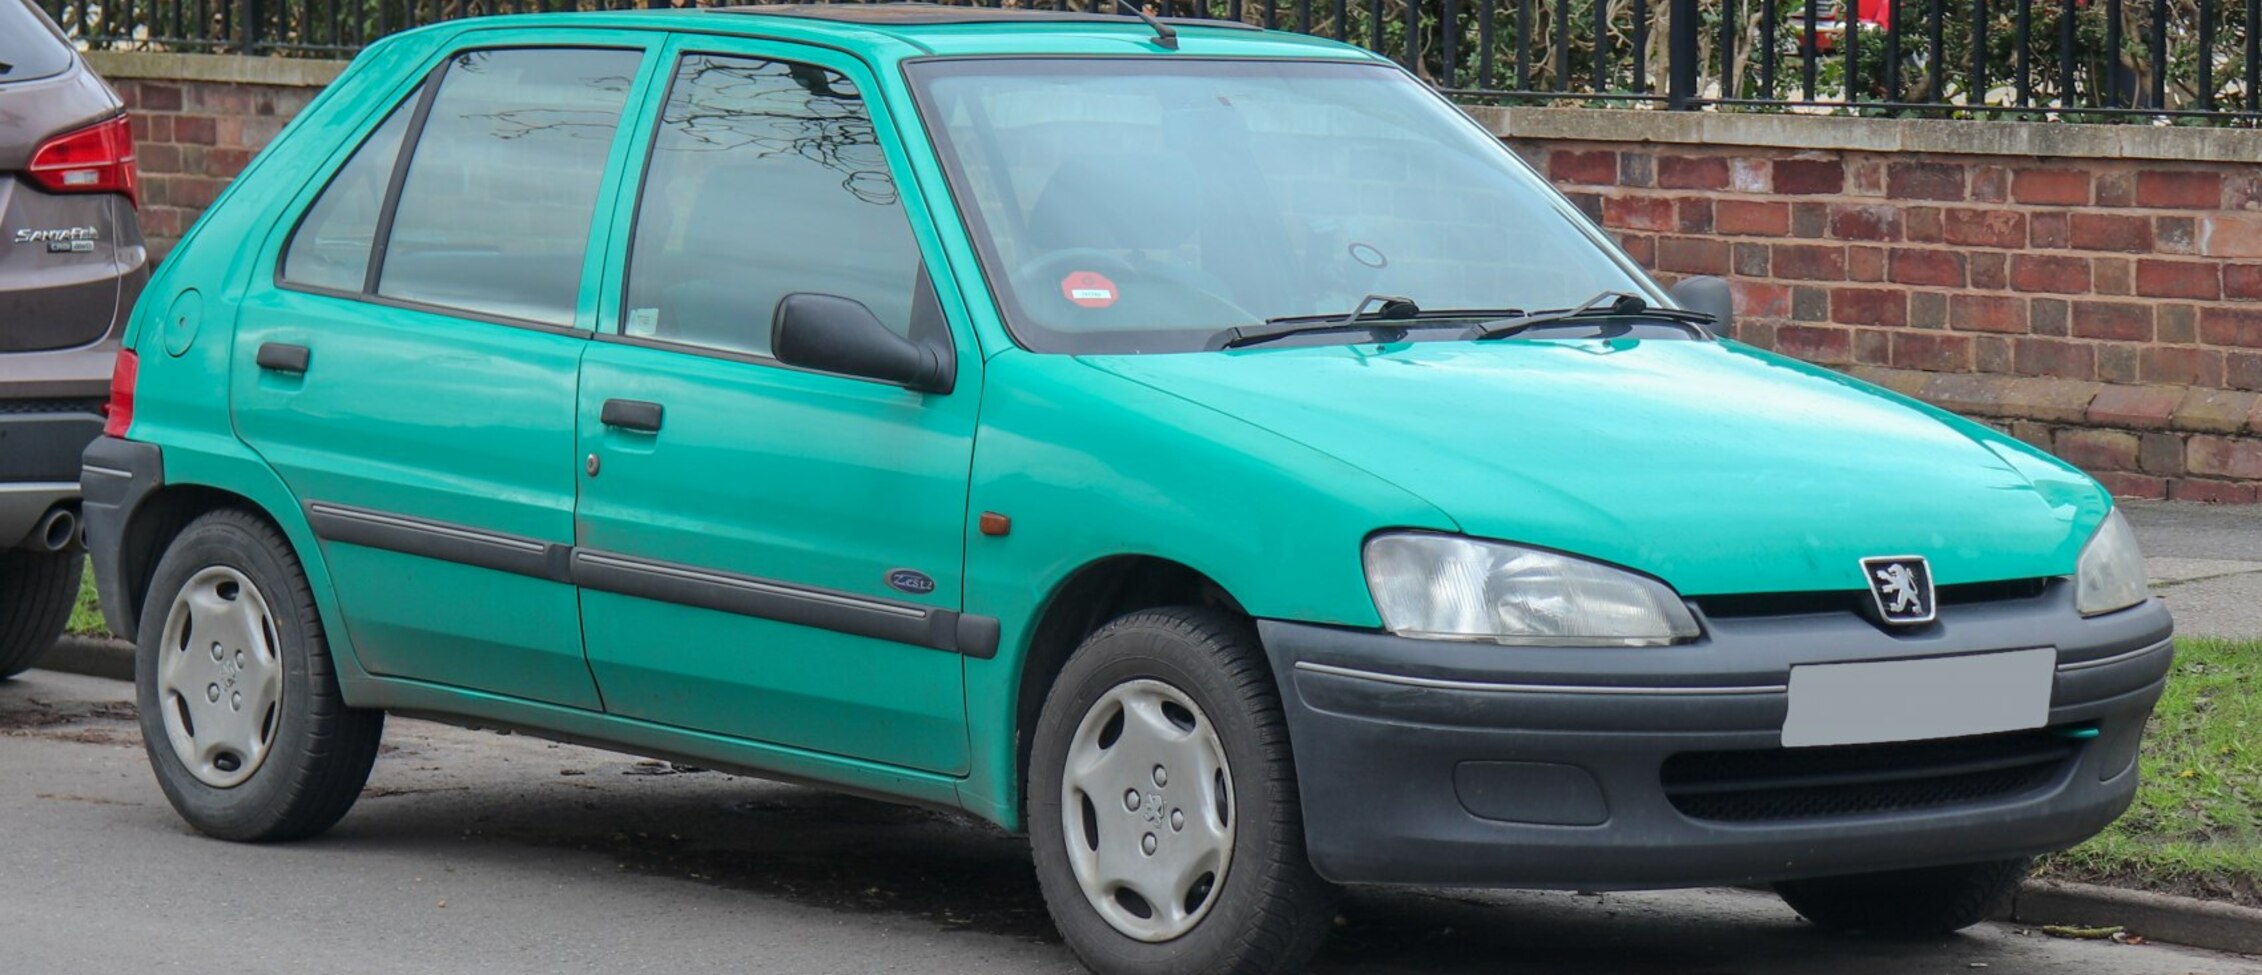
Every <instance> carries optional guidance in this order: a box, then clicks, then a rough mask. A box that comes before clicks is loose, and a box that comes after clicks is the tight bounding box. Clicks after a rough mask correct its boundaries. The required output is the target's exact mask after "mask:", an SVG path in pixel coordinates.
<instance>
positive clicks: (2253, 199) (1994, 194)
mask: <svg viewBox="0 0 2262 975" xmlns="http://www.w3.org/2000/svg"><path fill="white" fill-rule="evenodd" d="M92 59H93V60H94V62H95V67H96V69H97V70H99V71H101V72H103V74H104V75H105V76H107V77H109V78H110V79H111V81H112V83H113V84H114V85H116V86H117V88H118V89H119V92H120V94H121V95H122V96H124V98H125V99H126V102H127V104H128V105H129V106H131V108H132V110H133V111H134V113H135V123H134V125H135V128H134V133H135V136H136V138H137V139H138V140H139V142H138V145H139V147H140V152H141V161H142V175H143V180H144V183H145V186H146V187H147V189H146V190H145V195H144V206H143V213H142V220H143V224H144V229H145V230H146V231H147V233H148V235H149V236H150V238H151V242H152V248H153V250H154V251H155V252H156V253H158V254H160V255H162V254H163V253H164V251H165V250H166V249H167V248H169V247H170V246H171V245H172V243H173V241H174V240H175V239H177V238H178V237H179V236H180V234H181V232H182V231H184V230H186V229H187V227H188V225H189V224H190V223H191V222H193V220H194V219H195V217H196V215H197V214H198V213H201V212H202V211H203V208H204V207H205V206H206V205H208V204H209V203H210V202H211V201H212V199H213V197H214V196H215V195H217V194H218V193H219V191H220V190H221V188H222V187H224V186H225V185H226V184H227V181H228V180H229V179H230V178H232V177H233V175H234V174H235V173H236V171H238V170H239V169H241V168H242V166H243V165H244V164H245V163H246V162H248V161H249V160H250V158H251V157H252V155H254V154H255V153H256V152H257V151H258V149H259V148H260V147H262V146H264V145H266V143H267V141H268V140H270V139H272V138H273V137H274V135H275V133H276V132H278V131H280V130H281V128H282V125H283V123H284V122H286V121H287V120H288V119H289V118H290V117H291V116H292V115H294V114H296V113H297V112H298V111H299V110H300V109H302V108H304V107H305V106H306V104H307V103H308V102H309V101H310V100H311V99H312V98H313V96H314V94H315V93H317V92H318V91H319V90H320V88H321V86H322V85H324V84H327V83H328V82H329V81H330V80H331V79H333V78H334V77H335V76H336V74H337V72H338V71H339V70H340V68H341V65H339V64H338V63H336V62H325V61H310V60H295V59H281V58H231V57H213V56H200V55H173V54H96V55H94V56H92ZM1471 112H1472V114H1474V115H1475V116H1476V117H1477V118H1478V120H1479V121H1480V122H1483V123H1485V124H1487V125H1489V126H1491V127H1492V128H1493V130H1494V131H1495V132H1496V133H1498V134H1500V135H1501V136H1502V137H1503V138H1505V139H1507V140H1508V142H1509V144H1510V145H1512V146H1514V147H1515V148H1516V149H1517V150H1518V151H1519V152H1521V153H1523V154H1524V156H1525V157H1526V158H1528V159H1530V160H1532V162H1533V163H1534V164H1535V165H1536V166H1538V167H1539V169H1540V171H1541V172H1543V173H1545V174H1547V175H1548V176H1549V177H1550V178H1551V179H1553V180H1554V181H1555V182H1556V184H1557V185H1558V186H1560V187H1561V188H1562V189H1563V190H1564V191H1565V192H1566V193H1568V194H1569V195H1570V197H1571V199H1572V200H1573V201H1575V202H1576V203H1578V205H1579V206H1580V207H1581V208H1582V209H1584V210H1585V211H1586V212H1587V213H1588V214H1589V215H1590V216H1592V217H1594V218H1595V219H1596V220H1598V221H1600V222H1601V223H1602V225H1603V226H1605V227H1607V228H1609V229H1610V230H1611V231H1612V232H1613V233H1614V234H1615V235H1616V236H1617V237H1618V238H1619V240H1620V241H1622V242H1623V244H1624V245H1625V247H1626V249H1627V251H1628V252H1629V253H1631V254H1632V255H1633V256H1634V257H1635V258H1636V259H1637V260H1640V261H1641V262H1643V263H1644V264H1646V265H1648V266H1649V267H1651V268H1653V269H1654V270H1656V271H1657V272H1658V273H1659V275H1660V277H1663V278H1665V279H1668V280H1671V279H1674V278H1677V277H1679V276H1684V275H1690V274H1717V275H1722V276H1725V277H1728V278H1729V279H1730V280H1731V281H1733V282H1734V283H1735V291H1736V302H1737V308H1738V313H1739V322H1738V337H1739V338H1741V339H1743V340H1745V341H1748V342H1751V343H1754V344H1756V345H1760V346H1764V347H1767V348H1772V349H1776V350H1778V351H1781V352H1784V353H1787V354H1790V355H1795V356H1798V357H1800V358H1803V359H1807V360H1809V361H1813V362H1818V363H1822V364H1825V365H1829V366H1833V367H1836V368H1839V369H1843V370H1845V371H1847V372H1849V373H1852V374H1854V375H1857V376H1860V377H1862V378H1864V379H1868V380H1871V381H1873V382H1877V383H1880V384H1883V385H1886V386H1889V387H1892V388H1894V389H1897V390H1900V391H1901V392H1904V393H1907V394H1909V395H1911V396H1915V397H1917V398H1920V399H1923V400H1926V401H1928V402H1931V403H1934V404H1937V405H1939V406H1942V407H1945V408H1947V409H1951V410H1954V411H1956V412H1959V413H1963V414H1965V415H1968V416H1973V417H1976V418H1978V419H1981V420H1983V421H1985V422H1988V423H1991V424H1994V425H1996V426H1998V427H2000V428H2002V429H2004V430H2007V431H2009V432H2010V433H2012V434H2013V435H2016V436H2018V437H2020V438H2022V439H2024V440H2027V441H2029V442H2031V443H2034V444H2037V445H2039V446H2042V447H2044V448H2045V449H2048V450H2051V451H2054V452H2056V453H2057V454H2058V455H2059V456H2061V457H2064V458H2066V459H2068V460H2070V461H2072V462H2074V463H2076V464H2079V465H2081V466H2082V467H2083V468H2085V469H2087V470H2089V471H2090V472H2092V473H2094V474H2096V475H2097V476H2098V478H2099V479H2100V480H2102V481H2104V482H2105V483H2106V485H2108V486H2109V487H2111V488H2112V489H2113V490H2114V491H2115V492H2117V493H2120V494H2123V495H2126V496H2131V497H2145V498H2162V497H2172V498H2180V499H2191V500H2207V501H2236V502H2255V501H2262V396H2258V393H2262V167H2258V166H2257V165H2256V164H2255V162H2254V161H2255V160H2262V132H2253V131H2238V130H2222V129H2190V128H2151V127H2143V126H2078V125H2042V124H2021V123H1997V122H1946V121H1899V120H1880V119H1851V118H1824V117H1811V116H1809V117H1801V116H1785V115H1733V114H1711V113H1668V112H1640V111H1623V110H1584V109H1561V108H1515V109H1500V108H1473V109H1471Z"/></svg>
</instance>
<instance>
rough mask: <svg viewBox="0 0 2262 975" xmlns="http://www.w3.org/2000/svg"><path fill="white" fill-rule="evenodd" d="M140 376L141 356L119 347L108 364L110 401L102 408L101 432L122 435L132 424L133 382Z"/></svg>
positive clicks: (115, 435) (114, 435)
mask: <svg viewBox="0 0 2262 975" xmlns="http://www.w3.org/2000/svg"><path fill="white" fill-rule="evenodd" d="M139 378H141V357H140V356H138V355H135V354H134V350H132V349H119V350H118V359H117V361H115V362H113V363H111V364H110V403H109V405H107V406H104V407H103V408H102V414H103V420H102V433H103V435H104V436H109V437H123V436H125V435H126V428H127V427H131V426H133V425H134V382H135V381H136V380H137V379H139Z"/></svg>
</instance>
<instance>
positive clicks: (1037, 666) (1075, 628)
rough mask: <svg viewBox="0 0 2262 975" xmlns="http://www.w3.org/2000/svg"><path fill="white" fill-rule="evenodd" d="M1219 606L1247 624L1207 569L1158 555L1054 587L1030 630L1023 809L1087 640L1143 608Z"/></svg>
mask: <svg viewBox="0 0 2262 975" xmlns="http://www.w3.org/2000/svg"><path fill="white" fill-rule="evenodd" d="M1162 606H1211V607H1215V608H1218V609H1221V610H1224V611H1226V612H1229V613H1232V614H1233V615H1235V616H1239V617H1241V618H1243V619H1247V618H1248V615H1249V614H1248V612H1247V611H1246V610H1243V609H1242V608H1241V603H1240V602H1239V601H1238V600H1236V599H1234V598H1233V594H1232V593H1230V592H1227V591H1226V589H1225V587H1224V586H1221V585H1219V584H1218V583H1217V580H1215V579H1212V578H1210V576H1209V575H1207V574H1206V573H1203V572H1202V571H1201V570H1199V569H1195V568H1194V567H1192V566H1189V565H1186V564H1184V563H1181V562H1175V561H1172V560H1170V559H1165V558H1159V557H1156V556H1151V555H1117V556H1110V557H1108V558H1103V559H1096V560H1094V561H1091V562H1087V563H1085V564H1084V565H1083V566H1081V567H1079V568H1078V569H1077V570H1076V571H1075V572H1072V573H1070V574H1069V575H1068V577H1067V578H1066V579H1065V580H1063V581H1062V582H1061V584H1060V585H1058V586H1056V587H1054V589H1053V593H1052V596H1051V598H1049V599H1047V600H1045V603H1044V607H1043V609H1041V610H1039V612H1038V614H1037V621H1036V624H1035V625H1034V626H1032V627H1030V630H1029V634H1030V635H1029V647H1028V653H1027V654H1026V655H1025V656H1024V657H1023V659H1022V662H1021V675H1020V683H1019V687H1018V689H1017V690H1016V692H1015V696H1014V709H1013V736H1014V752H1013V757H1014V761H1013V772H1014V774H1015V776H1017V778H1018V781H1017V782H1016V784H1015V788H1014V791H1013V794H1014V796H1015V798H1016V801H1015V804H1014V805H1015V807H1016V808H1017V809H1022V810H1026V809H1027V808H1028V803H1029V749H1030V744H1031V734H1032V731H1033V730H1034V729H1035V728H1036V727H1037V716H1038V714H1039V713H1040V712H1042V711H1043V710H1044V706H1045V695H1046V694H1048V693H1051V691H1052V685H1053V681H1054V680H1055V679H1057V678H1058V677H1059V676H1060V671H1061V668H1063V667H1066V666H1068V658H1069V657H1070V656H1072V655H1074V654H1075V652H1076V648H1077V647H1078V646H1081V645H1082V644H1083V642H1084V640H1085V638H1087V637H1090V636H1091V635H1092V634H1094V633H1097V632H1099V630H1100V628H1101V627H1103V626H1106V625H1107V624H1108V623H1109V622H1111V621H1113V620H1115V619H1117V618H1118V617H1121V616H1124V615H1126V614H1128V613H1134V612H1137V611H1139V610H1142V609H1155V608H1157V607H1162Z"/></svg>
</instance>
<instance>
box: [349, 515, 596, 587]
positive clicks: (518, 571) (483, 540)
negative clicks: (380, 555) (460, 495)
mask: <svg viewBox="0 0 2262 975" xmlns="http://www.w3.org/2000/svg"><path fill="white" fill-rule="evenodd" d="M306 520H307V522H308V523H309V524H311V525H312V526H313V527H314V535H315V537H317V538H320V539H322V540H323V541H327V542H347V543H350V544H354V545H365V546H368V547H370V548H381V549H385V550H386V551H390V552H404V553H407V554H409V555H421V556H424V557H425V558H428V559H439V560H440V561H442V562H460V563H462V564H464V565H475V566H478V567H480V568H482V569H493V570H495V571H497V572H509V573H513V574H515V575H522V576H533V577H535V578H537V579H548V580H550V581H552V582H567V583H570V582H572V581H573V576H572V574H571V571H570V569H569V568H568V558H569V556H570V554H571V552H570V548H569V547H568V546H565V545H557V544H553V543H550V542H545V541H542V540H541V539H537V538H527V537H525V536H523V535H507V534H504V533H502V532H491V531H487V530H485V529H481V528H472V527H470V526H468V525H458V524H455V523H453V522H445V521H431V520H429V519H425V518H416V517H412V516H409V515H396V514H392V513H390V512H385V511H374V510H371V509H368V508H356V507H351V506H348V505H342V504H329V503H327V502H322V501H315V502H311V503H309V504H307V506H306Z"/></svg>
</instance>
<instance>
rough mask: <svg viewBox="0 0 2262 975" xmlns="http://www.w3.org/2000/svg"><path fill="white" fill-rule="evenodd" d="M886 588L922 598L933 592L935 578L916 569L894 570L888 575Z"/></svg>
mask: <svg viewBox="0 0 2262 975" xmlns="http://www.w3.org/2000/svg"><path fill="white" fill-rule="evenodd" d="M888 586H889V587H890V588H892V589H895V590H896V591H898V592H907V593H910V594H912V595H914V596H924V595H926V594H928V593H931V592H934V591H935V577H933V576H930V575H928V574H926V573H924V572H921V571H919V570H917V569H896V570H894V571H891V572H889V573H888Z"/></svg>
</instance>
